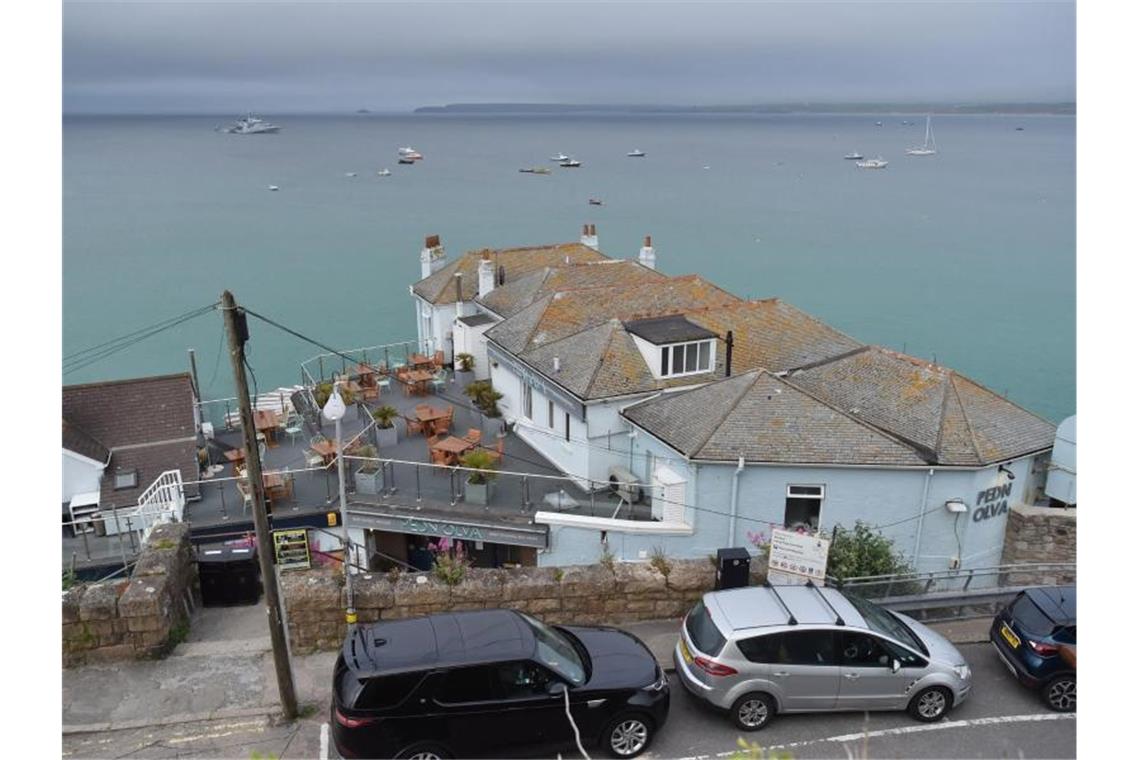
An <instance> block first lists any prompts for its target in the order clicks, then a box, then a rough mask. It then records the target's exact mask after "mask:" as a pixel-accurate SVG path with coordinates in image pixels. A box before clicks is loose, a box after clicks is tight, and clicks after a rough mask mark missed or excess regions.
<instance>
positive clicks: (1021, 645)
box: [990, 586, 1077, 712]
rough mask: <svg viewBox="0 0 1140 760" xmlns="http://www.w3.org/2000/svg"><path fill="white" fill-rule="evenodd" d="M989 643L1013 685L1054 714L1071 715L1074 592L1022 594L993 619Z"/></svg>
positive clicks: (1074, 694) (1043, 590)
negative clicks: (1036, 694) (1032, 693)
mask: <svg viewBox="0 0 1140 760" xmlns="http://www.w3.org/2000/svg"><path fill="white" fill-rule="evenodd" d="M990 641H991V642H992V643H993V645H994V648H995V649H997V653H998V655H999V656H1000V657H1001V659H1002V662H1004V663H1005V666H1006V667H1007V668H1008V669H1009V672H1010V673H1013V675H1014V676H1015V677H1016V678H1017V680H1018V681H1021V683H1023V684H1025V685H1026V686H1028V687H1029V688H1031V689H1038V690H1040V692H1041V696H1042V697H1043V698H1044V699H1045V702H1046V704H1048V705H1049V707H1051V708H1053V709H1054V710H1057V711H1058V712H1073V711H1074V710H1076V709H1077V663H1076V655H1075V653H1076V647H1077V587H1076V586H1055V587H1047V588H1031V589H1026V590H1025V591H1022V592H1021V593H1019V594H1018V595H1017V596H1015V597H1014V598H1013V601H1012V602H1010V603H1009V605H1008V606H1007V607H1006V608H1005V609H1004V610H1002V611H1001V612H999V613H998V614H997V617H995V618H994V622H993V625H991V626H990Z"/></svg>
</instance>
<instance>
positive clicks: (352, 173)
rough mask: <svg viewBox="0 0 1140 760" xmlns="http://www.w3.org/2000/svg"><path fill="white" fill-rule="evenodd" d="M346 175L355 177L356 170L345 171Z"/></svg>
mask: <svg viewBox="0 0 1140 760" xmlns="http://www.w3.org/2000/svg"><path fill="white" fill-rule="evenodd" d="M344 176H346V177H355V176H356V172H345V173H344Z"/></svg>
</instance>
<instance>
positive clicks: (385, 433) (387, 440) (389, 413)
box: [372, 404, 400, 447]
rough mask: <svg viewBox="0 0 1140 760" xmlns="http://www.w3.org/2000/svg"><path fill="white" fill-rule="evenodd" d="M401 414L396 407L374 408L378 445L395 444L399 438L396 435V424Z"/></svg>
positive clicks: (373, 414)
mask: <svg viewBox="0 0 1140 760" xmlns="http://www.w3.org/2000/svg"><path fill="white" fill-rule="evenodd" d="M399 416H400V413H399V412H398V411H396V407H394V406H388V405H387V404H385V405H384V406H380V407H377V408H375V409H373V410H372V419H374V420H376V445H377V446H380V447H383V446H395V445H396V441H397V440H398V438H397V437H396V424H395V420H396V418H397V417H399Z"/></svg>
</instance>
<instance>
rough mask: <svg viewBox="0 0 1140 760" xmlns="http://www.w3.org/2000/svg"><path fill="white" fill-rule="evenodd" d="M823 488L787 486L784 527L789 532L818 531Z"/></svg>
mask: <svg viewBox="0 0 1140 760" xmlns="http://www.w3.org/2000/svg"><path fill="white" fill-rule="evenodd" d="M822 506H823V486H788V492H787V499H786V500H785V502H784V527H786V528H788V529H789V530H796V529H798V528H802V529H804V530H812V531H815V530H819V512H820V507H822Z"/></svg>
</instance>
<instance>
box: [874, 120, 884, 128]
mask: <svg viewBox="0 0 1140 760" xmlns="http://www.w3.org/2000/svg"><path fill="white" fill-rule="evenodd" d="M875 126H876V127H881V126H883V122H881V121H876V122H875Z"/></svg>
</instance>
